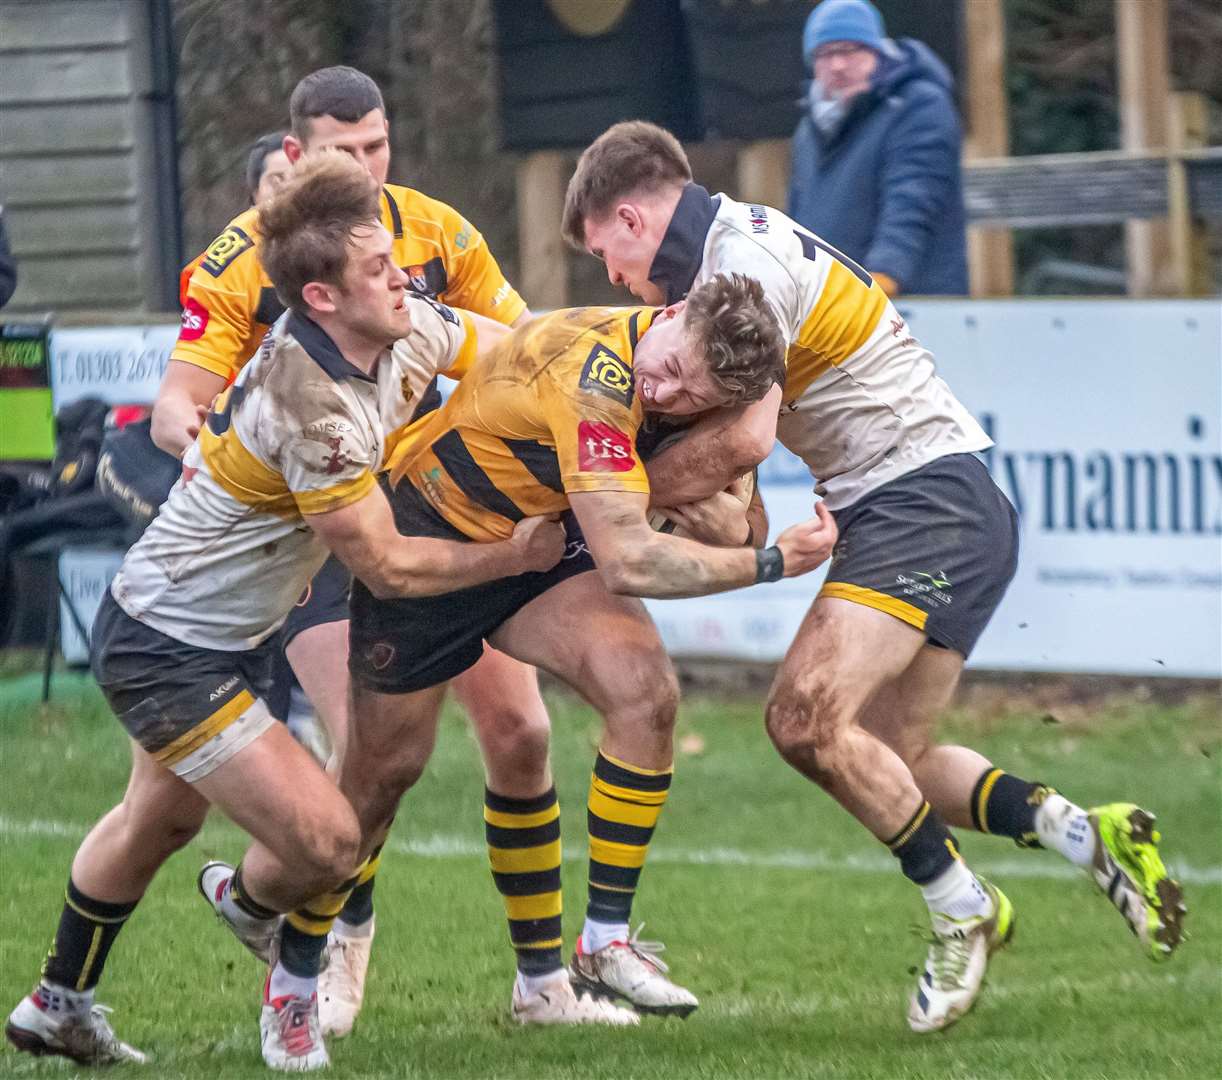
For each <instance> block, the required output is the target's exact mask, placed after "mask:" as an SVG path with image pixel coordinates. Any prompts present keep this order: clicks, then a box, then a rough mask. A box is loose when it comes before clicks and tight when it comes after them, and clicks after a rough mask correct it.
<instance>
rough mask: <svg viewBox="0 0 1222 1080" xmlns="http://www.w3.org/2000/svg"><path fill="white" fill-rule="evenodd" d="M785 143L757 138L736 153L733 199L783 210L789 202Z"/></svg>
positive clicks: (778, 140)
mask: <svg viewBox="0 0 1222 1080" xmlns="http://www.w3.org/2000/svg"><path fill="white" fill-rule="evenodd" d="M789 153H790V152H789V140H788V139H760V140H759V141H758V142H750V143H745V144H744V145H743V146H742V147H741V148H740V149H739V151H738V161H737V164H736V172H737V176H736V178H735V183H736V187H735V190H734V197H735V198H736V199H741V200H742V201H743V202H755V203H762V204H763V205H764V206H772V207H775V208H776V209H777V210H780V211H782V212H783V211H784V210H785V209H786V204H787V203H788V202H789V166H790V156H789Z"/></svg>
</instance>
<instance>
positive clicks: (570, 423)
mask: <svg viewBox="0 0 1222 1080" xmlns="http://www.w3.org/2000/svg"><path fill="white" fill-rule="evenodd" d="M654 315H655V311H654V309H652V308H603V307H599V308H570V309H567V310H561V311H555V312H552V313H550V314H548V315H545V316H543V317H541V318H538V319H535V320H533V321H532V322H530V323H527V324H526V325H525V326H522V327H519V328H518V329H517V330H515V331H514V332H513V333H512V334H510V335H509V336H508V337H507V338H506V339H505V340H504V341H502V342H501V343H500V344H499V345H498V346H497V347H496V348H495V349H494V350H493V351H492V352H491V353H489V354H488V355H486V356H484V357H483V358H482V359H481V360H479V361H478V362H477V363H476V364H475V366H474V367H473V368H472V369H471V372H470V374H469V375H468V376H467V377H466V378H465V379H463V381H462V382H460V383H459V384H458V386H457V388H456V389H455V390H454V393H453V394H452V395H451V397H450V399H449V401H447V402H446V404H445V405H444V406H443V407H442V408H441V409H440V410H438V411H437V412H434V413H432V414H430V415H429V416H428V417H427V418H426V419H424V420H421V421H420V422H419V423H418V424H416V425H415V426H414V427H412V428H411V429H409V430H408V431H407V432H405V433H404V434H403V436H402V437H401V438H400V439H399V441H398V442H397V443H396V445H395V447H394V449H393V450H392V451H391V453H390V458H389V462H388V464H389V466H390V468H391V481H392V483H394V484H398V483H401V482H407V483H410V484H411V485H412V486H413V487H414V488H415V489H416V490H417V491H418V492H420V494H421V495H423V497H424V498H425V499H426V500H427V501H428V502H429V504H430V505H431V506H432V507H433V508H434V509H435V510H436V511H437V512H438V513H439V514H440V515H441V516H442V517H443V518H445V519H446V521H448V522H449V523H450V524H451V525H453V526H454V527H455V528H456V529H458V530H459V532H461V533H463V535H465V536H468V537H470V538H471V539H473V540H481V541H488V540H501V539H504V538H505V537H507V536H509V535H510V534H511V533H512V532H513V527H514V524H515V523H516V522H518V521H520V520H521V519H522V518H524V517H529V516H531V515H534V514H551V513H556V512H559V511H562V510H564V509H566V508H567V506H568V495H569V493H570V492H575V491H635V492H648V491H649V479H648V477H647V476H646V475H645V467H644V465H643V464H642V463H641V460H640V458H639V456H638V454H637V451H636V447H635V439H636V434H637V430H638V429H639V428H640V426H641V421H642V418H643V411H642V408H641V405H640V403H639V401H638V400H637V399H636V396H635V393H634V388H633V378H632V361H633V352H634V350H635V349H636V345H637V341H638V339H639V338H640V337H641V335H642V334H644V333H645V331H646V330H647V329H648V328H649V325H650V323H651V322H652V321H653V318H654Z"/></svg>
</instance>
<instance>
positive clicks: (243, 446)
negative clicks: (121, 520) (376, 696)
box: [111, 297, 476, 650]
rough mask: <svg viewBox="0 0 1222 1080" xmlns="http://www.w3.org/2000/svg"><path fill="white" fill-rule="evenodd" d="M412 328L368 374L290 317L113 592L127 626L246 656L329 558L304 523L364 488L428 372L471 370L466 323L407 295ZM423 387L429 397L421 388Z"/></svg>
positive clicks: (223, 411)
mask: <svg viewBox="0 0 1222 1080" xmlns="http://www.w3.org/2000/svg"><path fill="white" fill-rule="evenodd" d="M406 303H407V304H408V307H409V310H410V312H411V320H412V330H411V332H410V334H409V335H408V337H406V338H404V339H402V340H401V341H399V342H396V344H395V346H394V348H393V349H388V350H387V351H386V352H385V353H384V354H383V355H382V356H381V358H380V359H379V361H378V363H377V366H376V367H375V368H374V373H373V375H372V376H369V375H366V374H365V373H364V372H362V371H361V370H360V369H359V368H357V367H354V366H353V365H352V364H350V363H349V362H348V361H347V360H345V359H344V358H343V356H342V355H341V354H340V352H339V350H338V349H337V348H336V346H335V344H334V343H333V342H332V341H331V339H330V338H329V337H328V336H327V335H326V333H324V332H323V330H322V329H321V328H320V327H319V326H318V325H317V324H316V323H314V322H311V321H310V320H309V319H307V318H304V317H303V316H301V315H298V314H296V313H289V314H288V315H286V316H285V317H284V318H283V319H282V320H281V321H280V322H279V323H277V324H276V326H275V327H274V329H273V331H272V333H271V334H269V335H268V336H267V338H266V340H265V341H264V343H263V346H262V347H261V348H260V349H259V352H258V354H257V355H256V357H255V358H254V359H253V360H252V361H251V362H250V363H249V364H247V365H246V366H245V367H244V368H243V369H242V371H241V372H240V374H239V375H238V377H237V380H236V381H235V382H234V384H233V385H232V386H231V387H229V388H228V389H227V390H226V391H225V392H224V393H223V394H222V395H220V397H218V398H217V400H216V402H215V404H214V405H213V409H212V413H211V415H209V417H208V419H207V421H206V422H205V424H204V426H203V428H202V429H201V431H200V435H199V439H198V440H197V441H196V442H195V443H194V444H193V445H192V446H191V447H190V448H189V449H188V451H187V453H186V456H185V457H184V459H183V475H182V479H181V480H180V481H179V482H178V484H176V485H175V487H174V489H173V491H171V493H170V497H169V499H168V500H167V501H166V502H165V504H164V505H163V506H162V508H161V512H160V513H159V514H158V516H157V518H156V520H154V522H153V523H152V525H150V526H149V528H148V529H147V530H146V531H145V533H144V535H143V536H142V537H141V538H140V540H139V541H138V542H137V543H136V545H135V546H134V547H133V548H132V549H131V550H130V551H129V552H128V553H127V557H126V558H125V559H124V560H123V565H122V567H120V569H119V573H118V575H117V576H116V577H115V580H114V583H113V585H112V586H111V591H112V593H113V594H114V597H115V600H116V601H118V603H119V605H120V606H121V607H122V608H123V609H124V610H125V611H126V612H127V613H128V614H129V615H131V616H132V617H133V618H135V619H139V620H140V621H142V622H144V623H147V624H148V625H149V626H151V627H153V628H154V629H155V630H159V631H160V632H161V633H163V634H167V635H169V636H170V637H173V638H176V639H177V640H179V641H183V642H186V643H187V644H190V645H197V646H200V647H203V648H208V649H223V650H239V649H249V648H253V647H254V646H255V645H257V644H258V643H259V642H261V641H262V640H264V639H265V638H266V637H268V635H270V634H271V633H272V632H273V631H274V630H275V629H276V628H277V627H278V626H279V625H280V624H281V623H282V622H283V621H284V617H285V615H286V613H287V612H288V611H289V609H290V608H291V607H292V606H293V604H294V603H295V602H296V600H297V598H298V596H299V595H300V594H301V591H302V589H303V588H304V587H305V584H306V582H308V581H309V580H310V578H311V577H313V576H314V573H315V572H316V571H317V570H318V568H319V567H320V566H321V565H322V563H323V561H324V560H325V559H326V556H327V550H326V547H325V546H324V545H323V543H322V541H321V540H319V539H318V538H317V537H316V536H315V534H314V533H313V532H312V531H311V530H310V528H309V526H307V525H306V524H305V522H304V521H303V519H302V515H303V514H322V513H326V512H328V511H331V510H338V509H340V508H341V507H344V506H347V505H348V504H350V503H354V502H356V501H357V500H358V499H362V498H364V497H365V496H366V495H368V494H369V493H370V492H371V491H372V490H373V488H374V474H375V473H376V472H377V471H378V469H379V468H380V467H381V465H382V461H383V453H384V439H385V433H386V432H388V431H391V430H393V429H395V428H398V427H401V426H403V425H405V424H409V423H410V422H411V421H412V419H413V417H414V416H415V415H417V413H418V412H419V411H420V410H421V408H422V406H423V408H425V409H427V408H428V407H429V405H430V399H431V397H432V393H435V389H434V387H433V383H434V380H435V378H436V375H437V373H438V371H442V370H447V369H448V370H451V371H454V370H457V369H462V368H464V367H466V366H467V365H469V363H470V360H471V357H472V356H473V355H474V352H475V347H476V337H475V332H474V329H473V328H472V326H471V323H470V320H469V319H468V318H467V317H466V316H465V315H463V314H461V313H460V312H455V311H452V310H451V309H449V308H447V307H443V306H442V305H440V304H437V303H435V302H434V301H431V300H426V299H421V298H416V297H408V298H407V301H406ZM431 392H432V393H431Z"/></svg>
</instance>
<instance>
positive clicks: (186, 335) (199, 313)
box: [178, 296, 208, 341]
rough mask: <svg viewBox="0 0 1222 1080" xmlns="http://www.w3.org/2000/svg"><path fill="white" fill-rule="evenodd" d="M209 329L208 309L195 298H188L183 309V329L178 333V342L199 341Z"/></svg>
mask: <svg viewBox="0 0 1222 1080" xmlns="http://www.w3.org/2000/svg"><path fill="white" fill-rule="evenodd" d="M207 329H208V309H207V308H206V307H204V305H203V304H201V303H200V302H199V301H198V300H196V299H195V298H194V297H193V296H188V297H187V302H186V304H184V305H183V309H182V327H181V329H180V330H179V331H178V340H179V341H198V340H199V339H200V338H202V337H203V336H204V331H205V330H207Z"/></svg>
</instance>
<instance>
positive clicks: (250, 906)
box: [229, 863, 280, 919]
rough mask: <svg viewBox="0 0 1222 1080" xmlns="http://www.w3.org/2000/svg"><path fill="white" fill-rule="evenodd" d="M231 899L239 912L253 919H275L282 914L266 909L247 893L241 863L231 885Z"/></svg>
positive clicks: (234, 873)
mask: <svg viewBox="0 0 1222 1080" xmlns="http://www.w3.org/2000/svg"><path fill="white" fill-rule="evenodd" d="M229 897H230V899H231V900H233V902H234V904H235V905H236V906H237V907H238V909H239V910H241V911H244V912H245V913H246V914H247V915H249V916H250V917H251V918H252V919H274V918H275V917H276V916H277V915H279V914H280V913H279V912H278V911H272V910H271V908H265V907H264V906H263V905H262V904H260V903H258V902H256V901H255V900H252V899H251V897H250V894H249V893H247V891H246V885H245V883H244V882H243V881H242V865H241V863H239V864H238V868H237V869H236V870H234V872H233V880H232V881H231V882H230V883H229Z"/></svg>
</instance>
